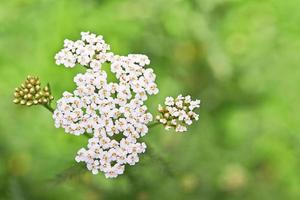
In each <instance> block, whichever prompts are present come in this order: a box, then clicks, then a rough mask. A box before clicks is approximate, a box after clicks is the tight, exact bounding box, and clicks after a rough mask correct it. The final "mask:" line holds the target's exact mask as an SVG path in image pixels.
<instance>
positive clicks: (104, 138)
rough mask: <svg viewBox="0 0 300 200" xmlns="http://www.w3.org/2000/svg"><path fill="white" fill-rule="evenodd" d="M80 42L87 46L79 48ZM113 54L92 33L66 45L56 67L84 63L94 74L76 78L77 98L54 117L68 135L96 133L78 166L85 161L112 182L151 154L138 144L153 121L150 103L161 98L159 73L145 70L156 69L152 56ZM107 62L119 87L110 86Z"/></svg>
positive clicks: (67, 98)
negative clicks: (154, 97)
mask: <svg viewBox="0 0 300 200" xmlns="http://www.w3.org/2000/svg"><path fill="white" fill-rule="evenodd" d="M77 43H79V44H82V46H80V48H78V45H75V44H77ZM108 49H109V48H108V45H106V44H105V42H104V41H103V39H102V36H96V35H94V34H89V33H82V39H81V40H79V41H76V42H72V41H69V40H67V41H65V48H64V49H63V50H62V51H60V52H59V53H58V54H57V55H56V57H55V58H56V63H58V64H63V65H65V66H66V67H73V66H75V65H76V64H77V63H79V64H81V65H84V66H86V67H87V68H89V69H87V71H86V73H84V74H78V75H76V76H75V77H74V82H75V83H76V85H77V88H76V89H75V90H74V92H73V93H69V92H64V94H63V97H62V98H61V99H60V100H58V102H57V109H56V110H55V111H54V114H53V118H54V121H55V126H56V127H57V128H59V127H62V128H64V129H65V131H66V132H67V133H70V134H74V135H81V134H84V133H92V134H93V137H92V138H91V139H90V140H89V143H88V147H87V149H84V148H82V149H80V150H79V151H78V154H77V156H76V161H77V162H81V161H82V162H85V163H86V165H87V168H88V169H89V170H91V171H92V173H94V174H96V173H98V171H102V172H104V174H105V176H106V177H108V178H111V177H116V176H118V175H119V174H122V173H123V172H124V167H125V164H129V165H134V164H135V163H136V162H138V160H139V157H138V154H140V153H143V152H145V149H146V145H145V144H144V143H139V142H137V139H138V138H140V137H142V136H144V135H145V134H146V133H147V132H148V128H147V124H148V123H149V122H150V121H152V115H151V114H150V113H148V112H147V107H146V106H145V105H144V101H145V100H147V97H148V95H154V94H157V93H158V88H157V85H156V84H155V79H156V76H155V74H154V72H153V70H152V69H150V68H147V69H146V68H145V65H149V64H150V61H149V59H148V57H147V56H145V55H138V54H134V55H133V54H131V55H128V56H118V55H114V54H113V53H111V52H106V50H108ZM72 56H73V57H72ZM70 57H72V59H71V60H72V61H70ZM83 60H84V61H83ZM104 62H106V63H109V64H110V66H111V71H112V72H113V73H114V74H115V75H116V77H117V79H118V83H108V82H107V74H106V72H105V71H104V70H103V69H101V66H102V64H103V63H104Z"/></svg>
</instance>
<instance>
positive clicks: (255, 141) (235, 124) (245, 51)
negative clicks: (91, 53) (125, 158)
mask: <svg viewBox="0 0 300 200" xmlns="http://www.w3.org/2000/svg"><path fill="white" fill-rule="evenodd" d="M299 7H300V1H299V0H288V1H282V0H151V1H149V0H136V1H131V0H1V1H0V111H1V115H0V199H1V200H6V199H9V200H10V199H13V200H23V199H30V200H35V199H38V200H41V199H43V200H47V199H49V200H55V199H73V200H77V199H78V200H79V199H88V200H94V199H95V200H96V199H138V200H148V199H149V200H151V199H159V200H160V199H192V200H193V199H197V200H200V199H205V200H207V199H228V200H229V199H230V200H235V199H243V200H254V199H260V200H261V199H264V200H268V199H272V200H274V199H280V200H282V199H289V200H290V199H291V200H294V199H295V200H296V199H300V170H299V169H300V126H299V121H300V115H299V113H300V104H299V98H300V93H299V85H300V66H299V65H300V56H299V52H300V26H299V23H300V12H299ZM81 31H92V32H95V33H97V34H101V35H103V36H104V38H105V40H106V41H107V42H108V43H109V44H111V47H112V50H113V51H114V52H116V53H118V54H124V55H126V54H128V53H144V54H146V55H148V56H149V57H150V59H151V62H152V63H151V66H152V67H153V68H154V70H155V72H156V73H157V81H158V84H159V88H160V91H161V92H160V93H159V94H158V95H157V96H155V97H151V98H150V99H149V100H148V105H149V108H150V110H151V111H152V112H153V113H155V109H156V105H157V104H158V103H160V102H162V101H163V99H164V98H165V97H166V96H168V95H173V96H175V95H177V94H179V93H182V94H191V95H192V96H193V97H194V98H198V99H201V101H202V104H201V109H200V116H201V117H200V121H199V122H198V123H196V124H193V125H192V126H191V127H190V130H189V132H188V133H186V134H178V133H175V132H172V131H171V132H165V131H164V130H163V128H162V127H155V128H154V129H153V130H152V131H151V132H150V133H149V134H148V135H147V136H146V137H145V138H144V140H145V141H146V142H147V143H148V144H149V145H151V147H152V150H153V151H154V153H155V154H156V155H157V156H158V158H153V156H149V154H147V153H146V154H144V155H142V156H141V161H140V162H139V164H137V165H136V166H134V167H127V170H126V172H125V175H122V176H120V177H119V178H117V179H113V180H107V179H105V178H104V176H103V175H102V174H99V175H97V176H93V175H91V174H90V173H89V172H87V171H86V170H81V168H80V166H79V167H74V165H75V161H74V156H75V154H76V152H77V150H78V149H79V148H81V147H82V146H86V144H87V141H86V138H85V137H75V136H72V135H68V134H65V133H64V132H63V130H62V129H55V128H54V125H53V120H52V118H51V114H50V113H49V112H48V111H47V110H46V109H44V108H42V107H31V108H30V109H29V108H25V107H22V106H16V105H14V104H13V103H12V93H13V89H14V88H15V87H17V86H18V85H19V84H21V83H22V81H23V80H24V79H25V77H26V76H27V75H29V74H32V75H38V76H40V78H41V80H42V82H43V83H44V84H46V83H47V82H49V83H50V84H51V86H52V88H53V92H54V96H55V98H56V99H58V98H60V96H61V94H62V92H63V91H65V90H68V91H72V90H73V89H74V83H73V82H72V79H73V77H74V75H75V74H76V73H78V72H80V71H84V70H83V69H81V68H74V69H69V70H67V69H65V68H63V67H58V66H56V65H55V63H54V55H55V53H56V52H57V51H58V50H59V49H60V48H61V47H62V44H63V40H64V39H65V38H69V39H73V40H76V39H77V38H79V36H80V32H81ZM75 166H76V165H75ZM169 168H171V170H172V172H173V173H171V174H170V173H168V171H167V170H166V169H169Z"/></svg>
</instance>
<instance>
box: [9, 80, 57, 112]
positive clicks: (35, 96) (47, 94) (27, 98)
mask: <svg viewBox="0 0 300 200" xmlns="http://www.w3.org/2000/svg"><path fill="white" fill-rule="evenodd" d="M14 97H15V99H14V100H13V102H14V103H15V104H21V105H27V106H32V105H38V104H40V105H46V104H50V102H51V101H52V100H53V96H52V95H51V91H50V87H49V85H47V86H45V87H44V88H42V87H41V82H40V79H39V78H38V77H36V76H28V77H27V79H26V80H25V82H24V83H22V84H21V86H20V87H18V88H16V89H15V93H14Z"/></svg>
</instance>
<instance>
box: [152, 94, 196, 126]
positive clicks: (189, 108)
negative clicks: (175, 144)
mask: <svg viewBox="0 0 300 200" xmlns="http://www.w3.org/2000/svg"><path fill="white" fill-rule="evenodd" d="M199 107H200V100H195V101H192V100H191V96H185V97H183V96H182V95H179V96H178V97H176V98H175V99H174V98H173V97H167V98H166V100H165V106H164V107H163V106H161V105H158V111H159V113H160V115H157V116H156V120H158V122H160V123H162V124H163V125H164V126H165V128H166V130H169V129H171V128H175V131H176V132H185V131H187V126H188V125H191V124H192V123H193V120H196V121H197V120H198V119H199V115H198V114H196V113H195V112H194V109H196V108H199Z"/></svg>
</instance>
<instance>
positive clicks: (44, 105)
mask: <svg viewBox="0 0 300 200" xmlns="http://www.w3.org/2000/svg"><path fill="white" fill-rule="evenodd" d="M43 107H45V108H46V109H47V110H49V111H50V112H51V113H54V108H52V107H51V106H50V105H49V104H43Z"/></svg>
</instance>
